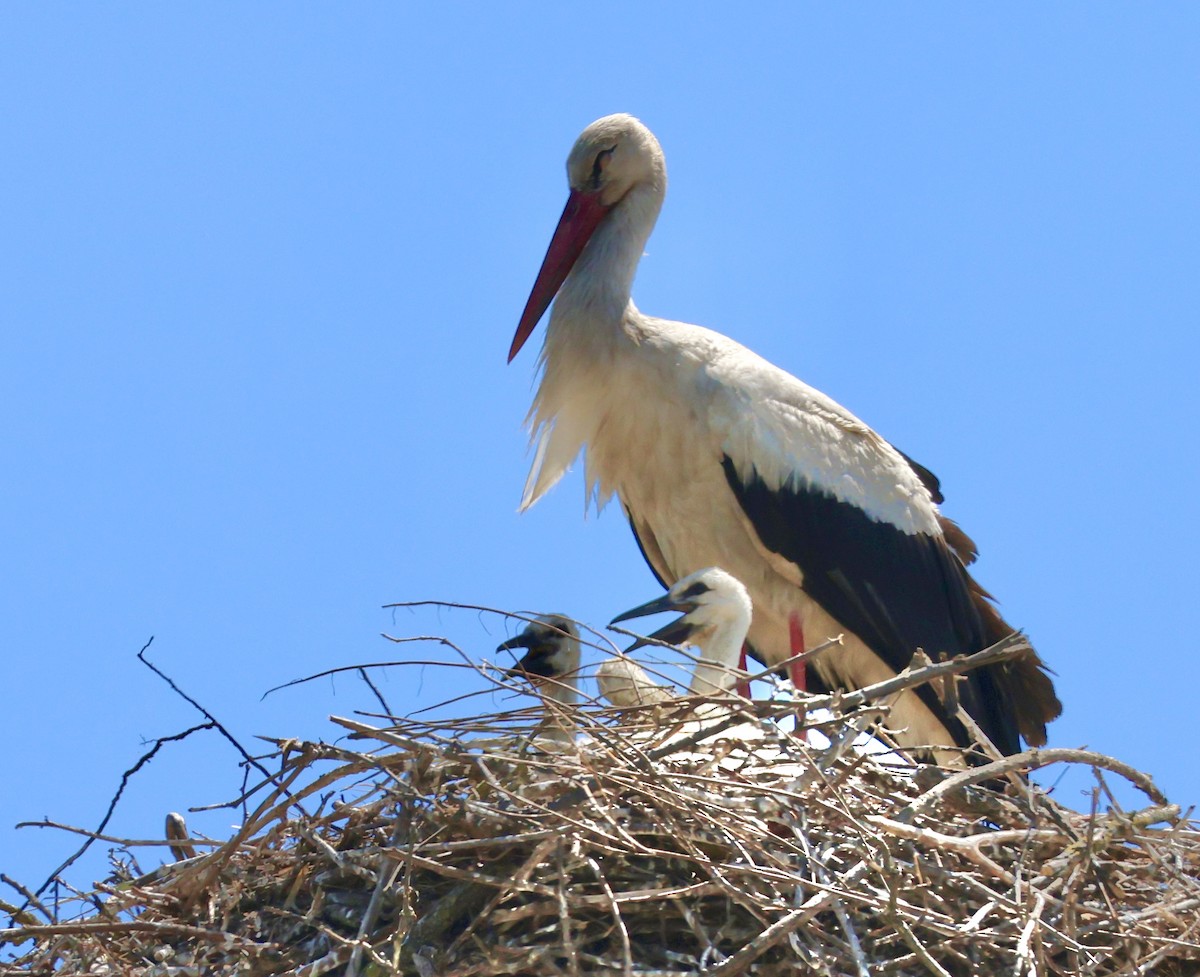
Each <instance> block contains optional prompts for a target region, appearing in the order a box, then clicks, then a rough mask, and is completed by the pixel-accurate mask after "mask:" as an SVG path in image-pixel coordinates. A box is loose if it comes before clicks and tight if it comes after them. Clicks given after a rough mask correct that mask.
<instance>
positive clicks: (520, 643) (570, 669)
mask: <svg viewBox="0 0 1200 977" xmlns="http://www.w3.org/2000/svg"><path fill="white" fill-rule="evenodd" d="M516 648H524V649H526V651H525V656H524V657H523V658H522V659H521V660H520V661H519V662H517V664H516V665H514V666H513V667H512V668H510V669H507V671H506V672H505V674H507V675H515V676H523V677H525V678H528V679H529V680H530V682H532V683H533V685H534V686H535V687H538V688H542V687H549V688H550V689H556V688H557V689H563V690H565V689H567V688H570V687H573V686H574V685H575V684H576V681H577V677H578V674H579V630H578V629H577V628H576V627H575V623H574V622H573V621H572V620H571V619H570V618H568V617H565V616H564V615H562V614H544V615H541V616H539V617H537V618H536V619H535V620H533V621H531V622H530V623H529V624H528V625H527V626H526V627H525V630H524V631H522V632H521V633H520V634H518V635H517V636H516V637H515V638H509V639H508V640H507V641H505V642H504V643H503V644H501V645H499V646H498V647H497V648H496V650H497V651H512V650H514V649H516ZM559 698H561V696H560V697H559Z"/></svg>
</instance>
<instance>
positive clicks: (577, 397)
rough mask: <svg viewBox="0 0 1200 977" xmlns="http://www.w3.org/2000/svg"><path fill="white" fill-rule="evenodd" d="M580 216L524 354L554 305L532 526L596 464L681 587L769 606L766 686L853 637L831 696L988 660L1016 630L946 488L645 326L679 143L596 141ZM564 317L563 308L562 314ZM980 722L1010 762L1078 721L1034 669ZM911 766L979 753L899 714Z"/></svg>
mask: <svg viewBox="0 0 1200 977" xmlns="http://www.w3.org/2000/svg"><path fill="white" fill-rule="evenodd" d="M567 178H568V182H569V184H570V196H569V197H568V199H567V204H566V208H565V209H564V210H563V214H562V217H561V219H560V220H559V222H558V227H557V229H556V230H555V232H554V236H553V237H552V239H551V241H550V246H549V248H548V250H547V252H546V257H545V259H544V261H543V262H542V267H541V270H540V271H539V273H538V276H537V279H536V281H535V282H534V285H533V290H532V292H531V293H530V296H529V301H528V302H527V303H526V306H525V310H524V312H523V313H522V315H521V320H520V324H519V325H518V326H517V331H516V335H515V336H514V337H513V342H512V346H511V348H510V349H509V354H508V358H509V362H511V361H512V359H513V357H514V356H516V354H517V353H518V351H519V350H520V349H521V347H522V345H524V343H525V341H526V340H527V339H528V338H529V336H530V334H531V333H532V332H533V329H534V327H535V326H536V325H537V323H538V321H539V319H541V317H542V315H543V313H544V312H545V311H546V309H547V307H548V306H549V305H550V303H551V301H552V300H553V301H554V309H553V311H552V313H551V315H550V324H549V327H548V329H547V331H546V339H545V345H544V347H543V350H542V356H541V361H540V362H541V366H542V371H543V372H542V379H541V384H540V386H539V387H538V391H537V395H536V396H535V398H534V402H533V406H532V408H531V409H530V413H529V417H528V423H529V426H530V430H531V436H532V441H533V444H534V448H535V453H534V460H533V466H532V469H531V471H530V473H529V478H528V481H527V482H526V485H525V493H524V498H523V501H522V506H521V507H522V509H525V508H528V507H529V506H531V505H532V504H533V503H534V502H536V501H537V500H538V499H539V498H541V496H542V495H544V494H545V493H546V491H547V490H548V489H550V488H551V486H553V485H554V484H555V483H556V482H557V481H558V480H559V479H560V478H561V477H562V475H563V474H564V472H565V471H566V470H567V468H568V467H569V466H570V464H571V463H572V461H573V460H574V459H575V457H576V456H577V455H578V454H579V453H580V451H581V450H582V451H584V452H585V460H586V478H585V481H586V491H587V494H588V497H589V498H592V497H594V498H595V500H596V504H597V507H598V508H599V507H602V506H603V505H604V503H605V502H606V501H607V500H608V499H609V498H610V497H611V496H612V495H613V494H614V493H615V494H617V495H618V496H619V497H620V499H621V502H622V504H623V506H624V507H625V511H626V513H627V515H628V517H629V522H630V525H631V526H632V527H633V532H634V535H635V536H636V537H637V541H638V545H639V546H640V548H641V551H642V554H643V555H644V556H645V558H646V561H647V562H648V563H649V564H650V567H651V569H652V570H653V571H654V573H655V574H656V576H657V577H658V578H659V581H660V582H661V583H662V584H663V586H670V585H671V584H673V583H675V582H676V581H677V580H679V579H681V578H682V577H685V576H687V575H688V574H689V573H693V572H695V571H696V570H698V569H700V568H702V567H707V566H721V567H724V568H725V569H726V570H728V571H729V572H730V573H732V574H733V575H734V576H735V577H737V578H738V579H740V580H741V581H742V582H743V583H744V584H745V585H746V588H747V589H748V591H749V593H750V597H751V599H752V600H753V604H754V621H753V623H752V625H751V628H750V633H749V642H750V645H751V646H752V649H753V651H754V653H755V654H756V655H757V656H758V657H760V658H762V659H763V660H764V661H765V662H766V663H767V664H776V663H779V662H783V661H785V660H787V659H788V658H789V657H791V656H793V655H794V653H795V652H796V651H798V650H801V649H808V648H812V647H814V646H815V645H817V644H820V643H822V642H824V641H825V640H826V639H827V638H830V637H833V636H835V635H838V634H843V635H844V641H843V646H842V647H841V648H834V649H831V650H830V651H829V652H827V653H825V654H823V655H822V656H819V657H817V658H816V659H815V661H814V671H815V672H816V675H817V677H818V678H819V679H820V681H821V683H822V684H824V685H826V686H828V687H831V688H844V687H861V686H864V685H868V684H870V683H873V682H877V681H880V680H882V679H885V678H888V677H890V676H891V675H893V674H895V673H896V672H898V671H899V670H901V669H903V668H904V667H905V666H906V665H908V664H909V662H910V661H911V660H912V657H913V654H914V651H915V650H916V649H917V648H922V649H924V651H925V652H926V653H927V654H928V655H930V657H932V658H934V659H935V660H936V659H941V658H945V657H947V656H953V655H960V654H964V653H970V652H975V651H979V650H981V649H982V648H985V647H987V646H988V645H991V644H992V643H994V642H995V641H997V640H999V639H1000V638H1001V637H1003V636H1005V635H1007V634H1009V633H1011V631H1012V629H1011V628H1010V627H1009V626H1008V625H1007V624H1006V623H1005V622H1004V620H1003V619H1002V618H1001V617H1000V615H999V613H998V612H997V611H996V609H995V608H994V607H993V606H992V604H991V602H990V600H989V595H988V594H987V593H986V592H985V591H984V590H983V588H981V587H980V586H979V585H978V584H977V583H976V582H975V581H974V579H972V577H971V576H970V575H969V574H968V572H967V570H966V565H967V564H968V563H970V562H971V561H972V559H973V558H974V556H975V546H974V544H973V543H972V542H971V540H970V539H969V538H968V537H967V536H966V535H965V534H964V533H963V532H962V531H961V530H960V529H959V528H958V527H957V526H956V525H955V524H954V523H953V522H951V521H950V520H948V519H946V518H945V517H944V516H942V515H941V514H940V513H939V511H938V503H940V502H941V501H942V496H941V493H940V491H939V488H938V482H937V479H936V478H934V477H933V475H932V474H931V473H930V472H929V471H927V470H926V469H925V468H922V467H921V466H920V465H918V464H916V463H915V462H913V461H912V460H911V459H910V458H908V457H907V456H906V455H904V454H903V453H901V452H900V451H898V450H897V449H896V448H894V447H893V446H892V445H890V444H889V443H888V442H887V441H886V440H884V439H883V438H882V437H880V436H879V435H878V434H876V433H875V432H874V431H873V430H871V428H869V427H868V426H867V425H866V424H864V423H863V422H862V421H860V420H859V419H858V418H857V417H855V416H854V415H853V414H851V413H850V412H849V411H847V410H846V409H845V408H843V407H841V406H840V405H839V404H837V403H835V402H834V401H833V400H832V399H830V398H829V397H827V396H825V395H824V394H822V393H820V392H819V391H817V390H814V389H813V388H812V387H809V386H808V385H807V384H804V383H802V382H801V381H800V380H797V379H796V378H795V377H793V376H791V375H790V374H788V373H786V372H785V371H783V370H781V369H779V368H778V367H776V366H773V365H772V364H770V363H768V362H767V361H766V360H764V359H762V358H761V357H759V356H757V355H755V354H754V353H752V352H751V351H750V350H748V349H746V348H745V347H743V346H741V345H739V344H738V343H736V342H734V341H733V340H731V339H729V338H727V337H725V336H722V335H721V334H719V333H716V332H712V331H711V330H708V329H704V328H701V327H699V326H692V325H687V324H685V323H681V322H672V321H670V320H666V319H657V318H654V317H652V316H648V315H644V314H643V313H642V312H640V311H639V310H638V308H637V307H636V306H635V305H634V304H633V301H632V300H631V298H630V292H631V288H632V284H633V278H634V273H635V272H636V270H637V265H638V261H639V259H640V257H641V255H642V251H643V248H644V247H645V244H646V241H647V239H648V238H649V236H650V232H651V231H652V230H653V228H654V224H655V221H656V220H657V218H658V213H659V210H660V208H661V207H662V202H663V196H664V193H665V191H666V185H667V175H666V164H665V161H664V159H663V153H662V149H661V148H660V147H659V144H658V140H657V139H655V138H654V135H653V134H652V133H651V132H650V130H649V129H647V128H646V127H645V126H644V125H642V123H641V122H639V121H638V120H637V119H635V118H633V117H632V116H630V115H623V114H622V115H610V116H606V117H605V118H603V119H599V120H597V121H596V122H593V123H592V124H591V125H590V126H588V127H587V128H586V129H585V130H584V131H583V134H582V135H581V136H580V137H579V139H578V141H577V142H576V143H575V146H574V147H573V148H572V150H571V153H570V155H569V156H568V157H567ZM556 296H557V297H556ZM960 700H961V702H962V704H963V705H964V706H965V708H966V710H967V712H968V713H969V714H970V715H971V716H972V717H973V718H974V719H975V720H976V721H977V722H978V724H979V726H980V727H981V728H982V729H983V731H984V732H985V733H986V734H987V735H988V737H989V738H990V739H991V740H992V742H993V743H994V744H995V745H996V746H997V747H998V748H999V749H1001V750H1002V751H1003V752H1005V753H1014V752H1016V751H1017V750H1019V749H1020V737H1022V736H1023V737H1024V738H1025V740H1026V741H1027V742H1028V743H1030V744H1032V745H1040V744H1042V743H1044V742H1045V739H1046V723H1047V722H1048V721H1050V720H1051V719H1053V718H1054V717H1055V716H1057V715H1058V714H1059V712H1060V711H1061V706H1060V704H1059V702H1058V699H1057V697H1056V696H1055V693H1054V687H1053V684H1052V683H1051V681H1050V678H1049V676H1048V675H1047V674H1046V670H1045V667H1044V665H1043V664H1042V662H1041V660H1040V659H1039V658H1038V656H1037V655H1036V653H1034V652H1033V651H1032V650H1031V651H1030V652H1029V653H1028V654H1027V655H1025V656H1024V657H1023V658H1019V659H1015V660H1010V661H1007V662H1003V663H1001V664H998V665H993V666H989V667H986V668H982V669H977V670H976V671H974V672H973V673H970V674H969V675H968V676H967V678H966V679H965V681H964V682H963V683H961V688H960ZM891 716H892V723H893V725H895V726H898V727H900V728H901V732H900V733H899V739H900V741H901V743H902V745H906V746H921V745H932V746H935V747H939V748H941V749H939V750H938V751H937V752H938V756H939V757H941V758H943V759H944V758H946V756H947V755H948V752H947V751H948V750H951V749H953V748H955V747H963V746H966V745H968V743H969V737H968V734H967V732H966V730H965V729H964V728H963V725H962V724H961V723H960V722H959V721H958V719H957V718H956V717H955V716H953V715H950V714H949V711H948V710H947V709H946V708H945V707H944V706H943V705H942V702H941V701H940V700H939V698H938V697H937V695H936V694H935V693H934V691H933V690H932V689H930V688H928V687H922V688H920V689H918V690H915V691H913V692H909V693H906V694H904V695H901V696H900V698H899V699H898V700H897V702H896V703H894V704H893V707H892V714H891Z"/></svg>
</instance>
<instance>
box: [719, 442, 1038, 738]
mask: <svg viewBox="0 0 1200 977" xmlns="http://www.w3.org/2000/svg"><path fill="white" fill-rule="evenodd" d="M722 463H723V465H724V469H725V477H726V480H727V481H728V482H729V487H730V488H731V489H732V490H733V493H734V495H735V496H737V499H738V502H739V503H740V505H741V507H742V509H743V510H744V511H745V513H746V515H747V516H748V517H749V519H750V522H751V524H752V525H753V526H754V529H755V532H757V533H758V537H759V539H760V540H761V541H762V543H763V545H764V546H766V547H767V548H768V549H770V550H772V551H773V552H775V553H778V554H779V555H780V556H782V557H785V558H786V559H788V560H791V561H792V562H793V563H795V564H796V565H797V566H798V567H799V568H800V570H801V572H802V573H803V574H804V590H805V592H806V593H807V594H808V595H809V596H810V597H812V598H813V599H814V600H815V601H816V602H817V603H818V604H820V605H821V606H822V607H823V608H824V609H825V610H826V611H827V612H828V613H829V614H830V615H832V616H833V617H834V618H835V619H836V620H837V621H838V622H839V623H841V624H842V625H843V626H844V627H846V628H847V629H849V630H850V631H853V632H854V633H855V634H856V635H858V637H859V638H861V639H862V641H863V642H864V643H865V644H866V645H867V647H868V648H870V649H871V650H872V651H874V652H875V654H877V655H878V656H879V657H880V658H881V659H882V660H883V661H884V662H886V663H887V665H888V666H889V667H890V668H892V669H893V670H895V671H897V672H899V671H901V670H902V669H903V668H905V667H906V666H907V665H908V664H909V663H910V662H911V661H912V656H913V652H914V651H915V650H916V649H917V648H922V649H924V650H925V653H926V654H928V655H929V657H930V658H932V659H933V660H935V661H939V660H941V659H944V658H947V657H952V656H954V655H962V654H971V653H973V652H976V651H981V650H982V649H983V648H985V647H987V646H988V644H989V641H988V639H987V634H986V632H985V628H984V622H983V621H982V619H981V618H980V615H979V612H978V610H977V609H976V607H975V603H974V601H973V598H972V594H971V586H970V577H969V576H968V575H967V571H966V569H965V568H964V567H963V565H962V563H961V562H960V561H959V560H958V558H957V557H956V556H955V555H954V554H953V553H952V552H951V551H950V549H949V547H947V546H946V544H945V541H944V540H942V539H941V538H940V537H935V536H930V535H928V534H924V533H906V532H904V531H903V530H901V529H899V528H898V527H896V526H893V525H892V524H890V523H887V522H878V521H876V520H874V519H872V518H871V517H870V516H868V515H867V514H866V513H865V512H863V511H862V510H861V509H859V508H858V507H857V506H854V505H850V504H848V503H845V502H841V501H839V500H838V499H836V498H834V497H833V496H832V495H829V494H827V493H825V492H822V491H820V490H818V489H815V488H813V487H811V486H806V485H795V484H788V485H785V486H784V487H783V488H782V489H770V488H768V487H767V485H766V483H765V482H764V481H763V480H762V478H760V477H759V475H758V472H757V470H754V469H752V470H751V473H750V477H749V478H748V479H746V480H743V479H742V478H741V476H740V475H739V474H738V471H737V467H736V466H735V465H734V463H733V461H732V460H731V459H730V458H729V457H728V456H726V457H725V458H724V459H723V462H722ZM916 691H917V694H918V695H919V696H920V697H921V699H922V701H923V702H924V703H925V704H926V705H927V706H928V707H929V708H930V709H931V710H932V711H933V712H934V715H936V716H938V718H939V719H940V720H942V721H943V722H944V723H945V725H946V728H947V729H948V730H950V731H951V733H952V734H953V735H954V737H955V739H957V740H958V741H959V743H960V745H963V746H966V745H968V744H969V739H968V738H967V734H966V730H965V729H963V727H962V725H961V724H960V723H959V722H958V721H957V720H956V719H954V718H953V717H949V716H947V715H946V710H945V708H944V707H943V706H942V704H941V702H940V701H939V699H938V697H937V695H936V694H935V692H934V691H933V689H931V688H930V687H929V686H922V687H921V688H919V689H917V690H916ZM997 691H998V690H997V689H996V688H995V683H994V681H993V677H992V675H991V674H989V672H988V671H987V670H976V671H974V672H971V673H968V675H967V676H966V680H965V682H963V683H962V685H961V687H960V698H961V699H962V703H963V705H964V706H965V707H966V710H967V712H968V713H970V715H971V716H972V717H973V718H974V719H975V720H976V722H978V723H979V725H980V726H981V727H982V729H983V731H984V732H985V733H986V734H987V735H988V737H989V738H990V739H991V740H992V742H993V743H995V744H996V746H997V747H998V748H999V749H1000V750H1002V751H1003V752H1004V753H1015V752H1017V750H1018V749H1019V748H1020V745H1019V739H1018V736H1017V729H1016V726H1015V723H1014V721H1013V719H1012V717H1011V716H1009V715H1007V714H1006V710H1004V709H1003V708H1002V706H1001V697H1000V696H999V695H998V694H997Z"/></svg>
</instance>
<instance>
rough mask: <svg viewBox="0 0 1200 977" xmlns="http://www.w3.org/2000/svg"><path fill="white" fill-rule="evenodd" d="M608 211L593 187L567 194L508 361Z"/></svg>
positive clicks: (515, 352) (514, 354)
mask: <svg viewBox="0 0 1200 977" xmlns="http://www.w3.org/2000/svg"><path fill="white" fill-rule="evenodd" d="M608 211H609V208H608V207H606V206H605V205H604V204H602V203H601V202H600V194H599V193H597V192H595V191H589V190H572V191H571V195H570V196H569V197H567V206H566V207H564V208H563V212H562V217H560V218H559V219H558V227H556V228H555V229H554V237H552V238H551V239H550V247H548V248H547V249H546V257H545V258H543V259H542V267H541V269H540V270H539V271H538V276H537V280H536V281H534V283H533V291H531V292H530V293H529V301H527V302H526V303H525V311H524V312H522V313H521V321H520V323H519V324H518V325H517V334H516V335H515V336H513V341H512V346H511V347H509V350H508V362H509V363H511V362H512V361H513V357H514V356H516V355H517V353H519V352H520V351H521V347H522V346H524V345H525V340H527V339H528V338H529V334H530V333H531V332H533V328H534V326H536V325H537V324H538V320H539V319H541V317H542V315H543V314H544V313H545V311H546V309H547V308H549V306H550V303H551V302H552V301H553V300H554V296H555V295H556V294H557V293H558V290H559V289H560V288H561V287H562V283H563V281H565V280H566V277H567V275H568V274H570V272H571V269H572V268H573V267H574V265H575V262H576V261H578V260H579V256H580V255H581V254H582V253H583V249H584V247H585V245H586V244H587V243H588V241H589V240H590V239H591V236H592V234H594V233H595V231H596V228H597V227H598V226H599V224H600V221H601V219H602V218H603V217H604V215H605V214H607V213H608Z"/></svg>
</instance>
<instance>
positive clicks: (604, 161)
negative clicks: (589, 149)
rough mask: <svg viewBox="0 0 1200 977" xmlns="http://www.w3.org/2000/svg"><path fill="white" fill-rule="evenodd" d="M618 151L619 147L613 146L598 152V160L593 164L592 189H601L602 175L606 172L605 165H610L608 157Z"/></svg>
mask: <svg viewBox="0 0 1200 977" xmlns="http://www.w3.org/2000/svg"><path fill="white" fill-rule="evenodd" d="M616 151H617V147H616V146H611V147H610V148H608V149H602V150H600V152H598V153H597V154H596V162H594V163H593V164H592V189H594V190H599V189H600V176H601V175H602V174H603V173H604V167H605V166H607V165H608V158H609V157H610V156H611V155H612V154H613V153H615V152H616Z"/></svg>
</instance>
